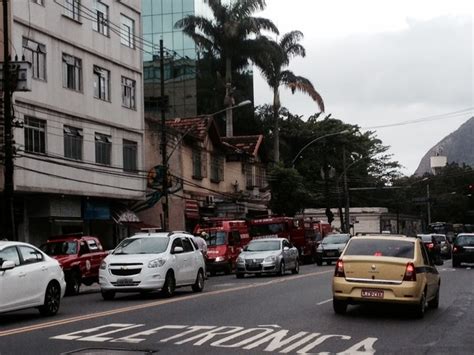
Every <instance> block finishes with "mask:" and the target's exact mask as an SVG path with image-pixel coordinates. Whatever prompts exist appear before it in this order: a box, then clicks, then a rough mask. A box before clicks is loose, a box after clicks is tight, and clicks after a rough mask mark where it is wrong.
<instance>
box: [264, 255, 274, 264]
mask: <svg viewBox="0 0 474 355" xmlns="http://www.w3.org/2000/svg"><path fill="white" fill-rule="evenodd" d="M276 259H277V258H276V256H275V255H271V256H267V257H266V258H265V260H264V261H265V262H267V263H274V262H275V261H276Z"/></svg>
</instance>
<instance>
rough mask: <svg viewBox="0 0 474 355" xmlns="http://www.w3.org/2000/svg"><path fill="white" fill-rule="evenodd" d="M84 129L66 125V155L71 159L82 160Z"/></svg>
mask: <svg viewBox="0 0 474 355" xmlns="http://www.w3.org/2000/svg"><path fill="white" fill-rule="evenodd" d="M82 144H83V134H82V129H80V128H75V127H71V126H64V156H65V157H66V158H69V159H74V160H82Z"/></svg>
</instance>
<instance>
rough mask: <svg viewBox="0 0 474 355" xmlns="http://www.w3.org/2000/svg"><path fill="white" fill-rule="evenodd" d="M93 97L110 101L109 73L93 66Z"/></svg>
mask: <svg viewBox="0 0 474 355" xmlns="http://www.w3.org/2000/svg"><path fill="white" fill-rule="evenodd" d="M94 97H95V98H97V99H101V100H105V101H110V72H109V71H108V70H106V69H102V68H100V67H98V66H94Z"/></svg>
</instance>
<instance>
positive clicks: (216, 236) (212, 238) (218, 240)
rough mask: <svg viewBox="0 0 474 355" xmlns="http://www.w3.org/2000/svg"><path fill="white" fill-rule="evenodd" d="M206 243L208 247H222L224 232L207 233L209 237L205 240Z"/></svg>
mask: <svg viewBox="0 0 474 355" xmlns="http://www.w3.org/2000/svg"><path fill="white" fill-rule="evenodd" d="M206 243H207V245H209V246H214V245H224V244H225V232H209V236H208V237H207V238H206Z"/></svg>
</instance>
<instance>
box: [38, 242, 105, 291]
mask: <svg viewBox="0 0 474 355" xmlns="http://www.w3.org/2000/svg"><path fill="white" fill-rule="evenodd" d="M40 249H41V250H42V251H44V252H45V253H46V254H48V255H49V256H51V257H53V258H55V259H56V260H58V261H59V264H60V265H61V267H62V269H63V271H64V276H65V278H66V294H67V295H77V294H78V293H79V290H80V287H81V284H84V285H86V286H90V285H92V284H93V283H94V282H98V281H99V268H100V264H101V263H102V260H104V259H105V257H106V256H107V254H108V253H107V252H106V251H104V249H103V247H102V244H101V243H100V241H99V239H98V238H96V237H93V236H83V235H61V236H55V237H52V238H50V239H49V240H48V241H47V242H46V243H44V244H42V245H41V246H40Z"/></svg>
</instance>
